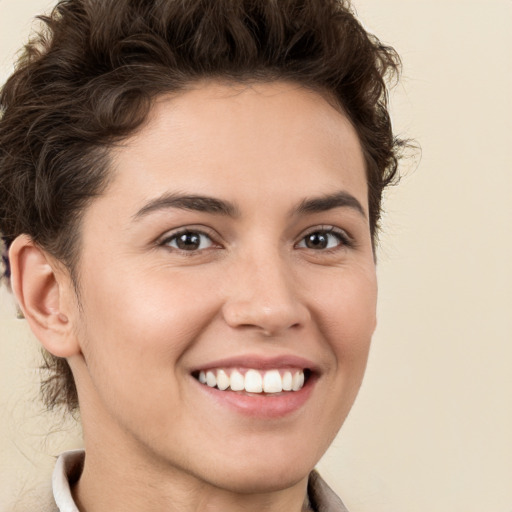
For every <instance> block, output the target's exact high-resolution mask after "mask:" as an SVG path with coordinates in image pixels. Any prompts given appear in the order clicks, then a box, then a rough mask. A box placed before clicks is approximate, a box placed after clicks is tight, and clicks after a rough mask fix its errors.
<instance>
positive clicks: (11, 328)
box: [0, 0, 512, 512]
mask: <svg viewBox="0 0 512 512" xmlns="http://www.w3.org/2000/svg"><path fill="white" fill-rule="evenodd" d="M51 4H52V2H51V1H50V2H49V1H43V0H22V1H20V0H0V83H1V82H3V81H4V80H5V78H6V77H7V76H8V74H9V73H10V71H11V69H12V62H13V57H14V54H15V51H16V49H17V48H19V47H20V45H21V44H22V43H23V42H24V41H25V40H26V37H27V34H28V31H29V27H30V20H31V18H32V17H33V15H34V14H36V13H39V12H41V11H42V10H44V9H45V8H46V7H47V6H48V5H51ZM355 6H356V8H357V11H358V13H359V16H360V18H361V19H362V20H363V22H364V24H365V26H366V27H367V28H368V29H369V30H371V31H373V32H375V33H376V34H377V35H378V36H379V38H380V39H381V40H382V41H384V42H385V43H389V44H391V45H392V46H395V47H396V49H397V50H398V51H399V53H400V54H401V56H402V58H403V63H404V75H403V79H402V82H401V84H400V85H399V86H398V87H397V88H395V89H394V90H393V91H392V93H391V100H392V111H393V119H394V125H395V129H396V131H397V132H398V134H399V135H401V136H405V137H412V138H415V139H416V140H417V142H418V143H419V144H420V145H421V147H422V156H421V159H420V158H416V160H414V161H411V162H409V163H408V164H406V165H404V168H403V171H404V174H405V176H404V178H403V179H402V182H401V184H400V185H399V186H398V187H396V188H394V189H393V190H391V191H390V192H389V193H388V194H387V198H386V201H385V210H386V213H385V215H384V220H383V227H384V232H383V235H382V237H381V247H380V249H379V257H378V274H379V279H380V281H379V284H380V297H379V327H378V329H377V332H376V335H375V337H374V343H373V348H372V351H371V355H370V360H369V364H368V370H367V375H366V379H365V382H364V384H363V386H362V389H361V392H360V395H359V398H358V400H357V402H356V405H355V407H354V409H353V411H352V412H351V414H350V416H349V418H348V420H347V422H346V424H345V425H344V427H343V428H342V431H341V433H340V435H339V436H338V438H337V440H336V441H335V443H334V445H333V446H332V448H331V449H330V450H329V452H328V453H327V454H326V456H325V457H324V459H323V460H322V462H321V463H320V470H321V472H322V474H323V476H324V478H326V480H328V482H330V483H331V485H332V486H333V487H334V488H335V489H336V490H337V491H338V492H339V494H340V495H341V496H342V498H343V499H344V501H345V502H346V505H347V506H348V508H349V510H350V511H351V512H373V511H379V512H431V511H436V512H481V511H486V512H512V442H511V433H512V371H511V366H512V336H511V332H512V312H511V311H512V263H511V262H512V236H511V228H510V225H511V222H512V192H511V189H512V177H511V176H512V169H511V167H512V166H511V164H512V157H511V146H512V102H511V99H510V95H511V93H512V35H511V34H512V31H511V30H510V26H511V24H512V2H511V1H510V0H489V1H486V2H483V1H475V0H444V1H442V0H417V1H416V0H355ZM0 340H1V342H0V358H1V360H0V365H1V366H0V370H1V372H0V408H1V409H0V410H1V412H2V414H1V415H0V510H1V511H2V512H3V511H7V510H8V508H7V505H6V504H7V503H8V502H9V500H10V499H12V498H13V497H14V496H16V495H18V494H19V493H26V492H28V490H29V489H31V488H32V487H34V486H35V485H36V484H37V482H39V481H47V480H48V479H49V474H50V471H51V467H52V465H53V462H54V458H53V456H54V455H56V454H58V453H59V452H60V451H61V450H62V449H65V448H68V447H71V446H79V444H80V435H79V429H78V428H76V427H75V428H73V426H72V424H71V425H70V423H69V422H68V423H67V424H65V425H60V423H59V418H56V417H54V416H51V415H48V414H44V413H42V406H41V405H40V404H39V403H38V402H37V381H38V377H37V370H36V367H37V358H38V348H37V342H36V341H35V340H34V338H33V337H32V335H31V334H30V333H29V331H28V328H27V326H26V325H25V322H24V321H23V320H16V319H15V310H14V306H13V303H12V299H11V297H10V296H9V295H8V293H7V291H6V290H5V288H3V289H2V290H0ZM48 431H50V434H48Z"/></svg>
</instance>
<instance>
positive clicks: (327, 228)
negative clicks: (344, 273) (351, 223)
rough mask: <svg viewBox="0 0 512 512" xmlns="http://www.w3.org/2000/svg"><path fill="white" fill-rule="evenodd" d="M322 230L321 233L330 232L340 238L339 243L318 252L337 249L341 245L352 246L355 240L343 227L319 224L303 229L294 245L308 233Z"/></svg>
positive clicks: (341, 246)
mask: <svg viewBox="0 0 512 512" xmlns="http://www.w3.org/2000/svg"><path fill="white" fill-rule="evenodd" d="M319 231H320V232H323V233H332V234H334V235H335V236H337V237H338V238H339V240H340V245H339V246H337V247H334V248H331V249H324V250H323V251H320V252H329V251H335V250H337V249H340V248H343V247H354V245H355V240H354V239H353V237H352V236H350V235H349V234H348V232H347V231H346V230H344V229H341V228H338V227H336V226H332V225H320V226H314V227H311V228H308V229H307V230H306V231H304V232H303V233H302V234H301V235H300V237H299V240H298V241H297V243H296V244H295V245H298V244H299V243H300V242H302V241H303V240H304V238H306V237H307V236H308V235H312V234H313V233H317V232H319Z"/></svg>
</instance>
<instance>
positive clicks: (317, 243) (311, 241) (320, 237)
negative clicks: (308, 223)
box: [306, 233, 327, 249]
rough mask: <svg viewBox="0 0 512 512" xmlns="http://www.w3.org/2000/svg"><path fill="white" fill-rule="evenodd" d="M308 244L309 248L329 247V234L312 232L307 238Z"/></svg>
mask: <svg viewBox="0 0 512 512" xmlns="http://www.w3.org/2000/svg"><path fill="white" fill-rule="evenodd" d="M306 246H307V247H308V248H309V249H325V248H326V247H327V236H326V235H325V233H312V234H311V235H309V236H308V237H307V239H306Z"/></svg>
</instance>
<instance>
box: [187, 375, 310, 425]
mask: <svg viewBox="0 0 512 512" xmlns="http://www.w3.org/2000/svg"><path fill="white" fill-rule="evenodd" d="M194 381H195V382H196V384H197V385H198V386H200V387H201V389H202V391H203V392H204V393H205V394H206V395H207V396H208V397H210V398H211V399H213V400H215V401H216V402H217V403H218V404H220V405H222V406H225V407H228V408H230V409H232V410H234V411H236V412H237V413H239V414H243V415H245V416H252V417H260V418H280V417H283V416H287V415H289V414H292V413H294V412H296V411H298V410H299V409H301V407H302V406H303V405H304V404H305V403H306V402H307V400H308V398H309V397H310V396H311V393H312V391H313V387H314V385H315V381H316V379H315V377H314V376H313V375H310V376H309V378H308V380H307V381H306V383H305V384H304V386H303V387H302V388H301V389H300V390H299V391H288V392H283V393H280V394H277V393H276V394H275V395H274V394H268V395H261V394H256V393H254V394H245V393H243V392H238V391H221V390H220V389H217V388H211V387H210V386H207V385H205V384H201V383H200V382H199V381H198V380H196V379H194Z"/></svg>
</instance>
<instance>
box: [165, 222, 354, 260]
mask: <svg viewBox="0 0 512 512" xmlns="http://www.w3.org/2000/svg"><path fill="white" fill-rule="evenodd" d="M314 234H322V235H330V236H334V237H335V238H337V240H338V242H339V243H338V244H336V246H335V247H329V248H324V249H312V248H309V247H300V248H304V249H309V250H312V251H315V252H322V253H331V252H335V251H337V250H340V249H342V248H351V247H353V246H354V243H353V240H352V238H351V237H350V236H349V235H348V234H347V233H346V232H345V231H344V230H341V229H338V228H335V227H333V226H327V227H324V226H320V227H316V228H313V229H311V230H310V231H308V232H307V233H305V234H304V235H302V236H301V238H300V241H299V242H298V243H296V244H295V247H297V246H299V244H301V243H304V244H305V243H306V242H305V240H306V238H307V237H308V236H311V235H314ZM184 235H199V236H200V237H207V238H208V239H209V241H210V242H211V245H210V246H209V247H206V248H202V249H201V248H200V247H199V248H197V249H192V250H186V249H181V248H179V247H172V246H171V245H170V244H171V243H172V242H173V241H176V240H178V239H179V237H181V236H184ZM158 245H159V246H162V247H167V248H171V249H172V250H175V251H179V252H180V253H182V254H186V255H187V256H194V255H195V254H199V253H200V252H203V251H205V250H208V249H211V248H212V247H213V246H215V245H217V247H219V244H216V242H215V240H214V237H213V235H212V234H210V233H207V232H205V231H203V230H201V229H194V228H185V229H182V230H180V231H177V232H175V233H172V234H170V235H169V236H166V237H165V238H163V239H162V240H161V241H160V242H159V243H158Z"/></svg>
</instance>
